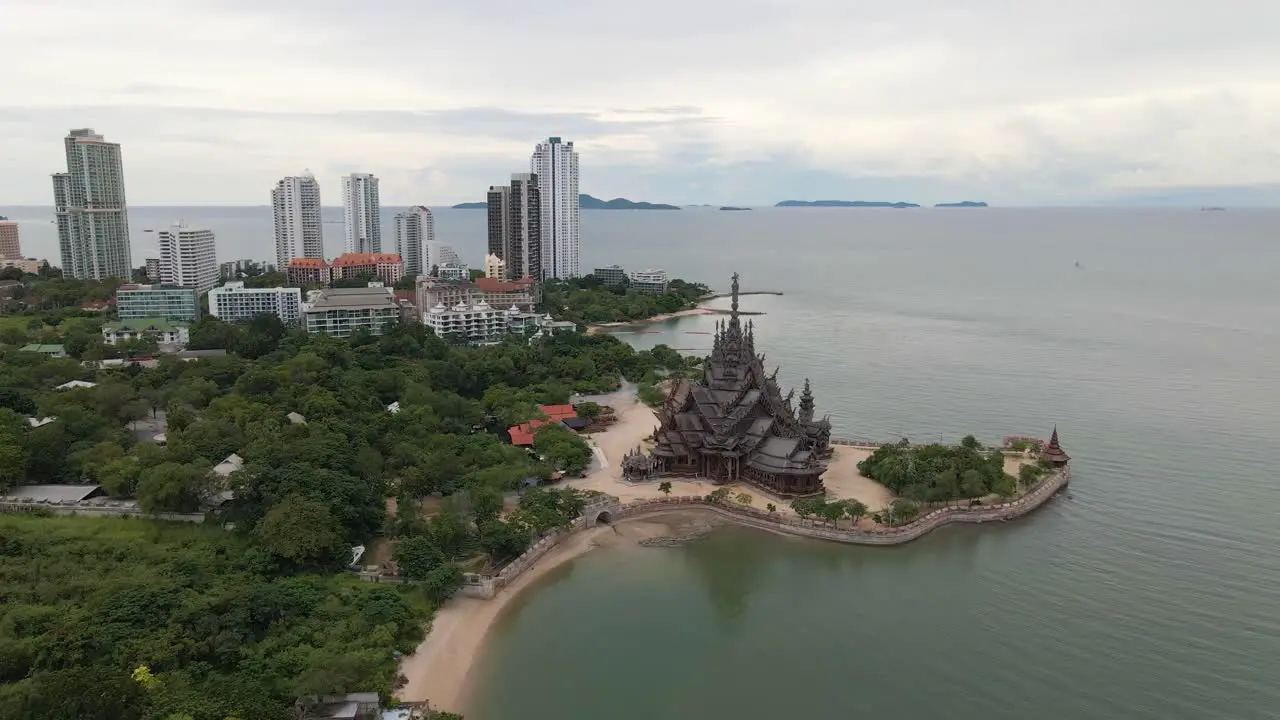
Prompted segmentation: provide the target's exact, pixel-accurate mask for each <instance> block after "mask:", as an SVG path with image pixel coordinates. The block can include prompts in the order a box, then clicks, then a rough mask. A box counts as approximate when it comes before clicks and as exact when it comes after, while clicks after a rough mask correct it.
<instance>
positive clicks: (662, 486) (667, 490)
mask: <svg viewBox="0 0 1280 720" xmlns="http://www.w3.org/2000/svg"><path fill="white" fill-rule="evenodd" d="M658 492H661V493H662V494H663V495H671V483H670V482H668V481H666V480H663V481H662V482H660V483H658Z"/></svg>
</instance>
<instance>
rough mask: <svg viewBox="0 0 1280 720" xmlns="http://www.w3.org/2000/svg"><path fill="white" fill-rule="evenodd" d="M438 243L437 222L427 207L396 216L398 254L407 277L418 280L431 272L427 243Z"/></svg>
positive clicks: (412, 209)
mask: <svg viewBox="0 0 1280 720" xmlns="http://www.w3.org/2000/svg"><path fill="white" fill-rule="evenodd" d="M435 241H436V221H435V218H434V217H432V216H431V211H430V210H428V209H427V206H425V205H418V206H417V207H411V208H409V209H408V210H405V211H404V212H402V213H397V214H396V254H397V255H399V256H400V259H401V260H403V261H404V274H405V277H411V278H416V277H418V276H419V275H425V274H427V272H428V271H430V270H431V265H430V264H428V263H427V257H426V256H427V247H428V245H427V243H434V242H435Z"/></svg>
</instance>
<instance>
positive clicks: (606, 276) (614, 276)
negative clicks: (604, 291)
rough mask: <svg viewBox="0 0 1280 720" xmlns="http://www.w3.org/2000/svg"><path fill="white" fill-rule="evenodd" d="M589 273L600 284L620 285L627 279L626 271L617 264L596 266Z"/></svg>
mask: <svg viewBox="0 0 1280 720" xmlns="http://www.w3.org/2000/svg"><path fill="white" fill-rule="evenodd" d="M591 275H592V276H593V277H595V279H597V280H599V281H600V284H601V285H621V284H623V283H624V282H626V280H627V271H626V270H623V269H622V268H621V267H619V266H617V265H610V266H609V267H602V268H596V269H595V270H592V271H591Z"/></svg>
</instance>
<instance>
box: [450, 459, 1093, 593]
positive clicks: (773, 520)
mask: <svg viewBox="0 0 1280 720" xmlns="http://www.w3.org/2000/svg"><path fill="white" fill-rule="evenodd" d="M1070 480H1071V474H1070V470H1069V469H1067V468H1063V469H1062V470H1060V471H1058V472H1055V473H1053V474H1052V475H1049V476H1047V477H1045V478H1044V479H1043V480H1041V481H1040V482H1039V483H1038V484H1037V485H1036V486H1035V487H1034V488H1032V489H1031V490H1030V491H1028V492H1027V494H1026V495H1023V496H1022V497H1020V498H1018V499H1017V500H1012V501H1010V502H1007V503H1001V504H999V505H983V506H977V507H949V508H938V509H936V510H931V511H929V512H928V513H926V514H924V515H922V516H920V517H919V518H916V519H915V520H913V521H911V522H909V523H907V524H906V525H900V526H898V527H891V528H885V529H883V530H837V529H835V528H832V527H824V526H822V525H820V524H819V523H818V522H817V521H814V520H801V519H799V518H793V517H791V516H783V515H780V514H779V513H770V512H766V511H764V510H759V509H756V508H752V507H745V506H742V505H735V504H732V501H730V502H712V501H708V500H707V499H706V498H705V497H702V496H697V495H689V496H681V497H663V498H655V499H653V500H636V501H633V502H629V503H627V504H625V505H623V504H620V503H618V502H617V501H616V500H614V501H607V502H599V503H593V504H592V505H589V506H587V508H586V509H584V510H583V514H582V516H581V517H579V518H578V519H577V520H575V521H574V523H573V527H572V528H570V529H569V530H568V531H556V532H553V533H551V534H550V535H547V536H546V537H544V538H542V539H541V540H539V541H538V542H537V543H534V545H533V546H531V547H530V548H529V549H528V550H525V552H524V554H523V555H521V556H520V557H518V558H516V559H515V560H513V561H512V562H511V564H509V565H507V566H506V567H504V568H503V569H502V572H500V573H498V575H496V576H495V577H493V578H485V577H483V576H476V577H477V578H479V580H477V581H476V582H475V583H474V584H472V585H464V586H463V589H462V590H461V591H460V592H461V593H462V594H464V595H468V596H470V597H483V598H486V599H487V598H492V597H493V596H494V595H495V594H496V593H497V592H498V591H499V590H501V589H502V588H504V587H506V586H507V585H510V584H511V583H512V582H514V581H515V579H516V578H518V577H520V573H522V572H524V571H525V570H527V569H528V568H529V567H530V566H532V565H533V564H534V563H535V562H537V560H538V558H540V557H542V556H543V555H545V554H547V552H548V551H550V550H551V548H553V547H555V546H556V545H557V544H559V542H560V541H561V540H562V539H563V538H564V537H566V536H567V535H570V534H572V533H575V532H579V531H581V530H585V529H587V528H589V527H592V526H594V525H595V524H596V522H595V519H596V517H597V516H598V515H599V514H600V513H601V512H604V511H607V512H609V514H610V515H611V516H612V518H613V520H615V521H616V520H622V519H624V518H634V517H639V516H642V515H651V514H655V513H662V512H670V511H671V510H672V509H675V508H679V507H697V508H701V509H705V510H709V511H711V512H714V513H716V514H717V515H721V516H723V517H726V518H728V519H730V520H733V521H734V522H737V523H740V524H742V525H748V526H750V527H756V528H760V529H762V530H772V531H774V532H783V533H788V534H790V535H799V536H801V537H810V538H816V539H818V540H830V541H832V542H841V543H846V544H849V545H901V544H903V543H908V542H911V541H912V540H916V539H918V538H921V537H923V536H925V535H927V534H929V533H930V532H932V531H934V530H936V529H938V528H940V527H942V526H943V525H947V524H950V523H984V522H996V521H1005V520H1013V519H1015V518H1019V517H1022V516H1023V515H1026V514H1027V513H1029V512H1031V511H1032V510H1035V509H1036V508H1038V507H1040V506H1041V505H1043V504H1045V503H1046V502H1048V500H1049V499H1050V498H1052V497H1053V496H1054V495H1055V494H1057V492H1058V491H1059V490H1061V489H1062V488H1064V487H1066V486H1067V483H1069V482H1070ZM485 580H488V581H491V582H489V583H484V582H481V581H485ZM486 593H487V594H486Z"/></svg>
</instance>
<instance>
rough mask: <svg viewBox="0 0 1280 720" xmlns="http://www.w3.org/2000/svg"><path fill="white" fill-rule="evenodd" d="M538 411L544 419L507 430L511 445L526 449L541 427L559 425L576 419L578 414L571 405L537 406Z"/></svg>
mask: <svg viewBox="0 0 1280 720" xmlns="http://www.w3.org/2000/svg"><path fill="white" fill-rule="evenodd" d="M538 410H539V411H540V412H541V413H542V414H543V415H546V417H545V418H534V419H533V420H530V421H529V422H527V423H520V424H519V425H513V426H511V427H509V428H507V434H508V435H510V436H511V444H512V445H518V446H520V447H528V446H530V445H532V444H533V436H534V434H536V433H537V431H538V428H540V427H542V426H543V425H550V424H552V423H560V422H563V421H565V420H568V419H571V418H576V417H578V413H577V411H575V410H574V409H573V406H572V405H539V406H538Z"/></svg>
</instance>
